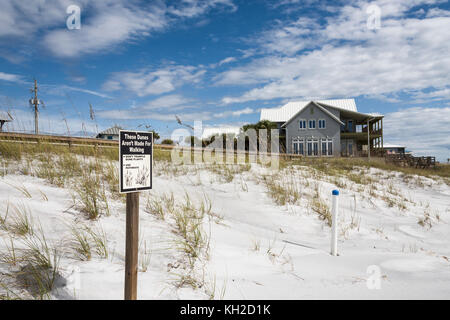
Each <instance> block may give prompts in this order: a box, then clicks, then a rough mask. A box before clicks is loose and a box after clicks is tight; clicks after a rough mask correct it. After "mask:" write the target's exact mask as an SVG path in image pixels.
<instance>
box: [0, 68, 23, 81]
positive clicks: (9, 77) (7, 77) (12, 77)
mask: <svg viewBox="0 0 450 320" xmlns="http://www.w3.org/2000/svg"><path fill="white" fill-rule="evenodd" d="M0 80H3V81H9V82H21V81H22V76H19V75H17V74H12V73H5V72H1V71H0Z"/></svg>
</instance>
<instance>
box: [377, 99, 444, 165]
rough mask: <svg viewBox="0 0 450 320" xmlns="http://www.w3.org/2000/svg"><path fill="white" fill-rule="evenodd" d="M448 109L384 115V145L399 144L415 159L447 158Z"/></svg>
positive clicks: (419, 108)
mask: <svg viewBox="0 0 450 320" xmlns="http://www.w3.org/2000/svg"><path fill="white" fill-rule="evenodd" d="M449 123H450V107H445V108H424V107H415V108H409V109H403V110H399V111H396V112H392V113H388V114H386V116H385V118H384V124H383V128H384V141H385V142H386V143H387V142H389V143H394V144H401V145H404V146H406V148H407V150H410V151H412V152H413V154H414V155H417V156H436V158H437V159H439V160H440V161H446V159H447V158H450V127H449Z"/></svg>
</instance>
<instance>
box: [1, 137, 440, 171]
mask: <svg viewBox="0 0 450 320" xmlns="http://www.w3.org/2000/svg"><path fill="white" fill-rule="evenodd" d="M2 141H4V142H12V143H30V144H50V145H61V146H68V147H69V148H71V147H77V146H80V147H94V148H102V149H109V150H111V149H117V150H118V146H119V141H117V140H104V139H96V138H88V137H71V136H64V135H46V134H38V135H36V134H29V133H16V132H0V142H2ZM153 147H154V149H155V151H156V152H158V153H157V157H160V156H163V158H164V159H170V157H171V155H172V153H173V151H177V153H178V154H179V153H183V155H181V156H178V157H179V158H180V159H181V158H183V157H184V160H186V156H187V155H189V154H190V155H191V157H192V158H194V159H195V157H196V156H195V155H197V154H201V155H203V156H204V155H205V153H206V152H211V150H212V153H223V155H224V157H225V158H226V157H228V156H229V155H234V156H239V155H244V156H245V159H246V162H249V163H250V162H257V161H258V160H261V158H258V156H259V157H264V156H268V157H271V156H272V157H275V158H277V159H279V160H284V161H290V160H297V159H298V160H300V159H305V160H307V159H308V158H309V160H312V161H315V160H314V159H318V158H317V157H316V158H314V157H304V156H302V155H299V154H288V153H273V152H272V153H270V152H267V153H266V152H257V151H255V150H250V151H249V150H245V151H244V150H236V149H231V150H226V149H221V148H215V149H211V148H209V147H206V148H205V147H190V146H184V147H183V146H171V145H161V144H154V146H153ZM187 158H190V157H189V156H188V157H187ZM356 158H358V157H355V161H357V159H356ZM327 159H329V158H327ZM360 159H361V158H360ZM365 159H367V158H365ZM372 160H377V161H378V162H380V161H381V162H383V163H386V164H392V165H395V166H399V167H405V168H416V169H436V168H437V167H438V163H437V162H436V158H435V157H414V156H412V155H410V154H384V157H383V156H379V157H377V159H372Z"/></svg>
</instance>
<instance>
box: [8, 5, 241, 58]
mask: <svg viewBox="0 0 450 320" xmlns="http://www.w3.org/2000/svg"><path fill="white" fill-rule="evenodd" d="M72 4H76V5H79V6H80V8H81V29H79V30H70V31H69V30H67V28H66V19H67V17H68V14H67V13H66V8H67V7H68V6H69V5H72ZM0 5H1V8H2V10H1V11H0V41H2V42H4V43H8V44H10V43H11V42H10V41H9V39H11V38H12V37H15V38H17V37H20V38H21V42H20V43H21V45H24V44H25V43H27V42H28V43H31V42H33V46H35V45H36V44H42V45H43V46H44V47H45V48H47V49H48V50H49V51H50V52H51V53H52V54H53V55H55V56H58V57H62V58H73V57H79V56H80V55H83V54H89V53H94V52H99V51H104V50H110V49H111V48H114V47H115V46H117V45H118V44H120V43H123V42H126V41H131V40H134V39H137V38H140V37H148V36H151V35H152V34H154V33H156V32H162V31H165V30H166V29H168V28H169V27H171V26H173V25H174V24H175V23H176V22H177V21H180V20H183V19H192V18H196V17H199V16H201V15H202V14H205V13H206V12H208V11H209V10H211V9H214V8H229V9H231V10H228V11H231V12H233V11H235V10H236V9H237V7H236V6H235V5H234V4H233V1H232V0H178V1H162V0H155V1H143V0H142V1H140V0H133V1H128V0H104V1H88V0H77V1H75V2H74V1H71V0H48V1H45V0H41V1H14V0H1V2H0ZM41 35H42V36H41ZM41 37H42V38H41ZM12 49H13V50H14V51H15V52H17V48H12ZM2 55H3V56H10V53H8V52H3V53H2Z"/></svg>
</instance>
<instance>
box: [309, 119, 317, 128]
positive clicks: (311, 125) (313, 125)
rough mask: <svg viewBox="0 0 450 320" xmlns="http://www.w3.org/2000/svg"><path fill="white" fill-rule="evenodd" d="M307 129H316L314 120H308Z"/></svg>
mask: <svg viewBox="0 0 450 320" xmlns="http://www.w3.org/2000/svg"><path fill="white" fill-rule="evenodd" d="M309 128H310V129H315V128H316V120H309Z"/></svg>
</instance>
